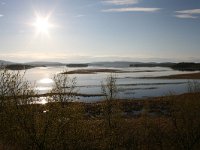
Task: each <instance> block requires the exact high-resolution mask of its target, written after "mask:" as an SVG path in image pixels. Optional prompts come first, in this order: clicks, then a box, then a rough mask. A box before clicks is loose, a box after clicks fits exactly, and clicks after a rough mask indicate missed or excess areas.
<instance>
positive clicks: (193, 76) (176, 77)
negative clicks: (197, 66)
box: [139, 72, 200, 80]
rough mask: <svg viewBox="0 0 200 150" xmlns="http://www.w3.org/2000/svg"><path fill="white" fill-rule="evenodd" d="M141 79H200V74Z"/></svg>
mask: <svg viewBox="0 0 200 150" xmlns="http://www.w3.org/2000/svg"><path fill="white" fill-rule="evenodd" d="M139 79H197V80H198V79H200V72H197V73H185V74H173V75H168V76H157V77H141V78H139Z"/></svg>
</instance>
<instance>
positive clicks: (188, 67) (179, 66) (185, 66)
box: [130, 62, 200, 71]
mask: <svg viewBox="0 0 200 150" xmlns="http://www.w3.org/2000/svg"><path fill="white" fill-rule="evenodd" d="M130 67H170V68H172V69H174V70H181V71H199V70H200V63H193V62H181V63H141V64H130Z"/></svg>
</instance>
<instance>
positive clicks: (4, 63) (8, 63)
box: [0, 60, 14, 65]
mask: <svg viewBox="0 0 200 150" xmlns="http://www.w3.org/2000/svg"><path fill="white" fill-rule="evenodd" d="M10 64H14V62H10V61H5V60H0V65H10Z"/></svg>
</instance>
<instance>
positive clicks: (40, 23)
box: [32, 14, 53, 35]
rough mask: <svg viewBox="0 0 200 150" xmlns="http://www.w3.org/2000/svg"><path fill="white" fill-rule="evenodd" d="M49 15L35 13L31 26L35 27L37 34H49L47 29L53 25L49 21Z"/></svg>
mask: <svg viewBox="0 0 200 150" xmlns="http://www.w3.org/2000/svg"><path fill="white" fill-rule="evenodd" d="M49 18H50V15H47V16H42V15H39V14H36V19H35V21H34V22H33V23H32V26H34V27H35V29H36V33H37V35H38V34H46V35H48V34H49V29H50V28H51V27H53V25H52V24H51V23H50V22H49Z"/></svg>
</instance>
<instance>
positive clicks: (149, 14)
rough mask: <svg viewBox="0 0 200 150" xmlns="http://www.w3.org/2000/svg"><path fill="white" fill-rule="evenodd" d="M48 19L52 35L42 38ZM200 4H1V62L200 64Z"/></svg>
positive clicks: (88, 0) (119, 0)
mask: <svg viewBox="0 0 200 150" xmlns="http://www.w3.org/2000/svg"><path fill="white" fill-rule="evenodd" d="M37 16H40V17H41V18H45V17H46V16H48V23H49V25H51V26H49V28H48V30H47V31H48V34H45V33H42V34H41V33H40V34H36V30H37V29H36V28H37V27H35V26H33V24H35V22H36V20H37ZM199 56H200V1H199V0H0V59H4V60H10V61H18V62H24V61H41V60H42V61H61V62H70V61H71V62H74V61H76V62H77V61H80V62H90V61H101V60H102V61H104V60H107V61H113V60H130V61H198V62H200V57H199Z"/></svg>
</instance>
